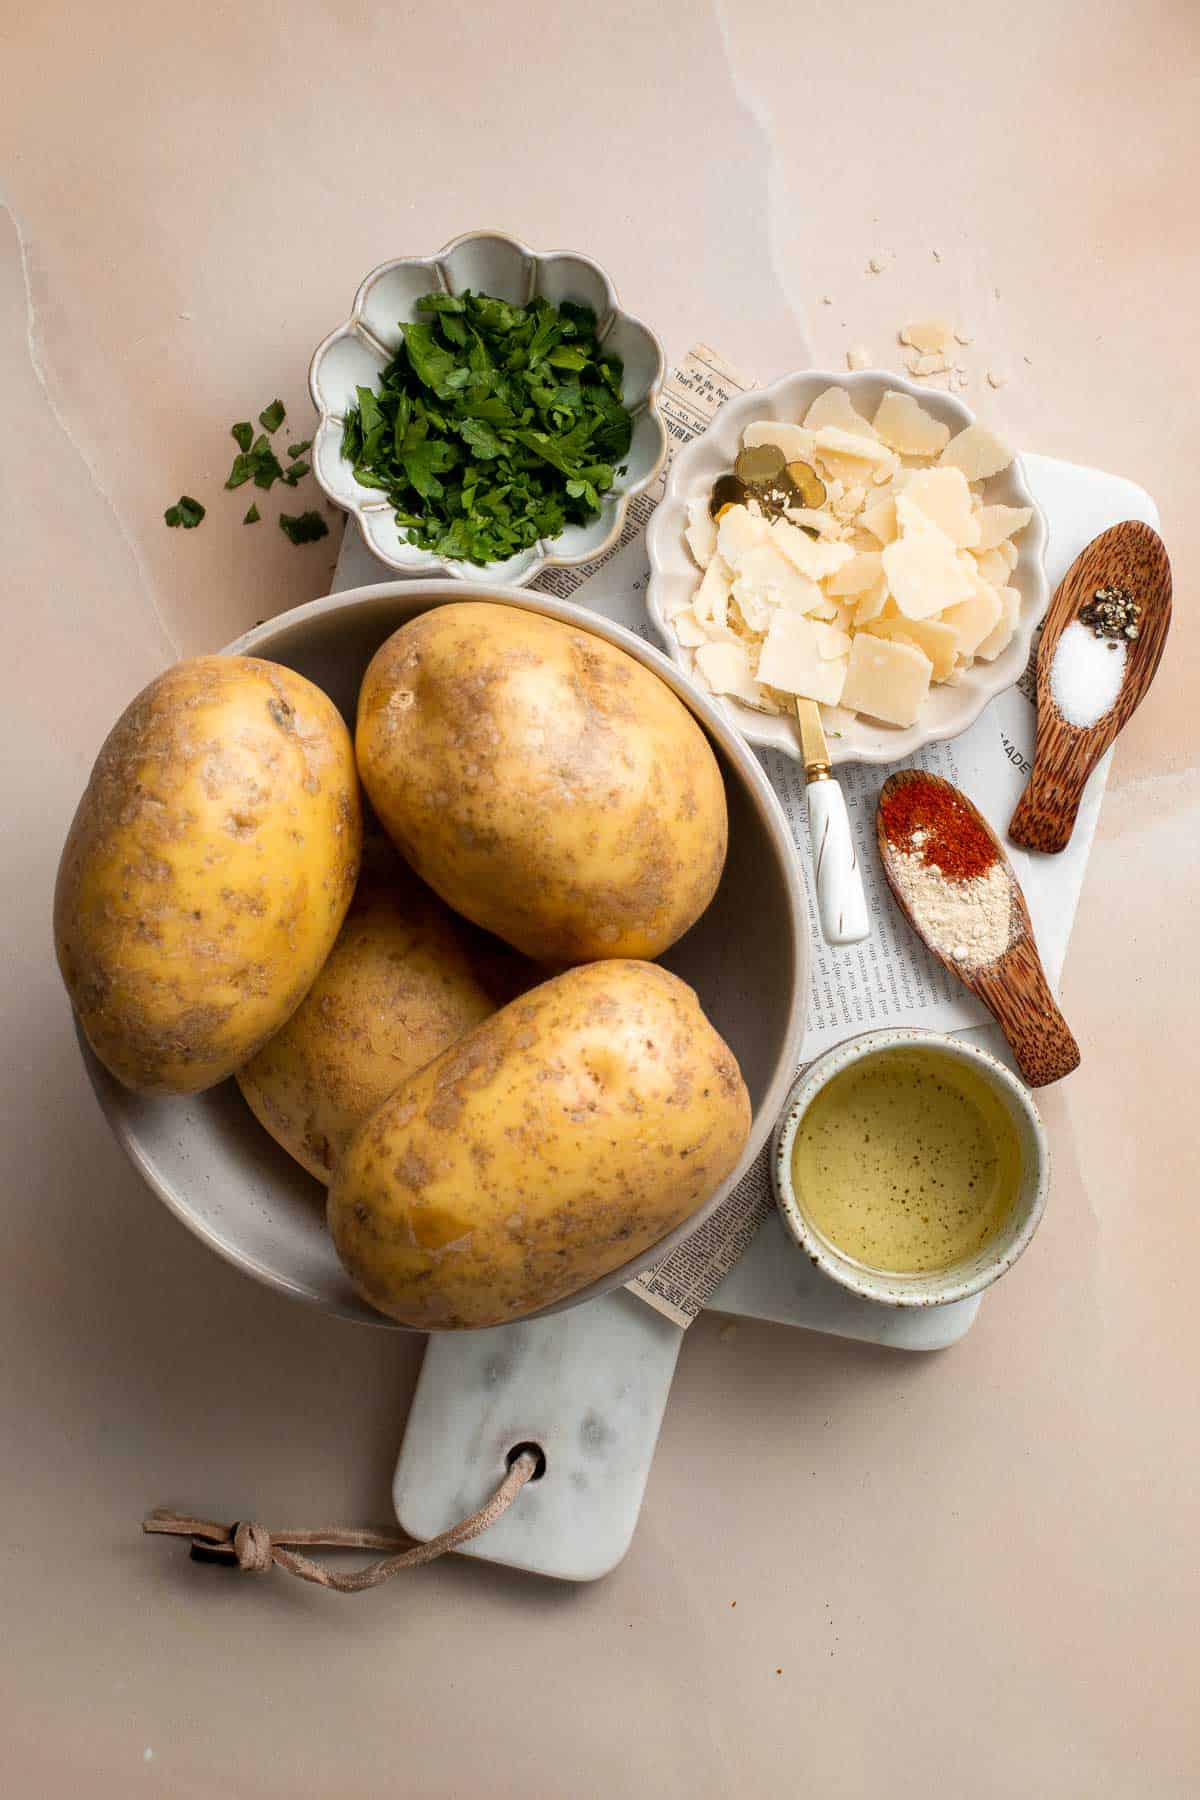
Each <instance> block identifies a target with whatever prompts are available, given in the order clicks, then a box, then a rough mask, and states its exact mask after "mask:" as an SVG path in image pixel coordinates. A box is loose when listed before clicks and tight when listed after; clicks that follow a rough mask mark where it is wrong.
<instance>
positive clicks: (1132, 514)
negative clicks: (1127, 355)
mask: <svg viewBox="0 0 1200 1800" xmlns="http://www.w3.org/2000/svg"><path fill="white" fill-rule="evenodd" d="M1024 460H1025V469H1026V474H1027V476H1028V478H1029V482H1030V485H1031V486H1032V488H1033V490H1034V493H1035V495H1036V497H1037V499H1038V502H1039V504H1040V505H1041V507H1042V509H1043V511H1044V512H1045V515H1046V519H1047V522H1048V524H1049V527H1050V545H1049V550H1048V553H1047V569H1048V574H1049V576H1050V581H1051V585H1052V586H1054V585H1055V584H1056V583H1057V582H1058V580H1059V579H1060V578H1061V576H1062V575H1063V573H1064V572H1065V570H1066V569H1067V567H1068V565H1069V564H1070V563H1071V562H1072V561H1073V560H1074V558H1075V556H1076V555H1077V554H1078V553H1079V551H1080V550H1082V548H1083V547H1084V545H1085V544H1086V543H1088V542H1089V541H1090V539H1091V538H1093V537H1095V536H1096V534H1097V533H1098V532H1100V531H1103V530H1105V529H1106V528H1107V527H1108V526H1109V525H1113V524H1116V523H1117V522H1118V521H1119V520H1121V519H1129V518H1136V519H1144V520H1145V521H1146V522H1147V523H1148V524H1150V525H1153V526H1154V527H1155V528H1156V529H1157V527H1158V522H1159V521H1158V513H1157V509H1156V508H1155V505H1154V502H1153V501H1152V500H1151V498H1150V496H1149V495H1148V494H1146V493H1145V492H1144V491H1143V490H1142V489H1141V488H1139V487H1136V486H1135V485H1134V484H1133V483H1132V482H1129V481H1125V480H1123V479H1121V478H1120V477H1118V476H1113V475H1105V474H1101V473H1100V472H1099V471H1097V470H1093V469H1085V468H1079V467H1077V466H1075V465H1073V464H1070V463H1062V462H1056V461H1053V460H1051V459H1050V458H1048V457H1041V456H1026V457H1025V459H1024ZM393 579H394V575H393V573H392V571H390V570H388V569H386V568H384V567H383V565H382V564H380V563H378V562H376V561H375V559H374V558H373V557H372V556H371V555H370V553H369V551H368V550H367V549H366V546H365V545H364V544H363V542H362V539H361V538H360V537H359V536H358V534H357V532H355V531H353V530H350V531H348V532H347V534H346V541H345V543H344V545H343V548H342V553H341V556H340V557H339V559H338V566H337V574H336V577H335V580H334V591H335V592H337V591H340V590H342V589H345V588H350V587H359V586H366V585H369V584H370V583H372V582H376V581H390V580H393ZM631 599H632V605H631V609H630V615H629V616H628V617H622V616H621V615H620V613H619V612H618V610H617V608H616V606H614V608H613V616H614V617H618V618H620V622H621V623H623V624H630V625H635V626H636V625H639V624H640V623H641V601H640V597H631ZM1107 772H1108V759H1107V758H1106V759H1105V761H1104V762H1103V763H1102V764H1101V766H1100V768H1098V769H1097V771H1096V773H1095V775H1094V776H1093V777H1092V780H1093V783H1095V784H1097V786H1098V787H1102V786H1103V783H1104V781H1105V779H1106V777H1107ZM961 1035H963V1036H976V1035H978V1036H979V1037H980V1039H981V1041H983V1042H985V1043H986V1044H987V1045H988V1047H989V1048H990V1049H992V1050H993V1051H994V1052H995V1053H996V1054H999V1055H1003V1056H1005V1057H1006V1060H1007V1047H1006V1046H1005V1045H1004V1043H1003V1039H1002V1038H1001V1037H1000V1034H999V1032H998V1031H996V1030H995V1028H994V1027H991V1026H984V1027H979V1028H977V1030H976V1031H971V1032H964V1033H962V1034H961ZM980 1303H981V1302H980V1298H979V1297H978V1296H977V1297H975V1298H974V1299H971V1300H965V1301H962V1302H959V1303H958V1304H956V1305H953V1306H946V1307H939V1308H936V1309H933V1310H931V1311H923V1312H918V1313H914V1314H912V1315H911V1316H910V1315H908V1314H902V1313H898V1312H893V1311H891V1310H889V1309H887V1308H884V1307H879V1306H874V1305H872V1304H871V1303H870V1302H868V1301H863V1300H860V1299H858V1298H857V1297H856V1296H854V1295H852V1294H848V1293H845V1292H843V1290H842V1289H840V1288H838V1287H837V1286H836V1285H835V1284H834V1283H833V1282H831V1281H829V1280H828V1279H827V1278H826V1277H824V1276H822V1275H821V1274H819V1273H818V1271H816V1270H815V1269H813V1267H812V1266H811V1265H810V1264H809V1262H808V1261H807V1259H806V1258H804V1257H803V1256H801V1255H800V1254H799V1253H798V1252H797V1251H796V1249H795V1248H794V1246H793V1245H792V1244H791V1241H790V1240H789V1239H788V1238H787V1237H786V1236H785V1234H784V1232H783V1228H782V1226H781V1225H780V1223H779V1221H778V1219H777V1218H775V1217H771V1218H770V1219H768V1220H767V1222H766V1223H765V1224H764V1226H763V1227H762V1229H761V1230H760V1231H759V1233H758V1235H757V1237H756V1238H755V1240H754V1242H753V1244H752V1245H751V1247H750V1249H749V1251H748V1252H747V1254H746V1255H745V1256H744V1257H743V1258H742V1260H741V1262H740V1263H739V1264H738V1265H737V1266H736V1268H734V1269H733V1270H732V1271H731V1272H730V1273H729V1275H727V1276H726V1278H725V1280H724V1281H723V1282H722V1283H721V1285H720V1287H719V1288H718V1289H717V1290H716V1292H715V1293H714V1295H713V1297H712V1300H711V1302H710V1305H711V1307H712V1309H713V1310H714V1311H717V1312H721V1313H728V1314H731V1315H733V1316H735V1317H742V1318H750V1319H764V1320H770V1321H773V1322H774V1323H776V1324H780V1325H793V1326H802V1327H805V1328H807V1329H809V1330H813V1331H821V1332H826V1333H830V1334H832V1335H834V1336H839V1337H850V1338H859V1339H863V1340H866V1341H869V1342H872V1343H880V1344H886V1345H889V1346H891V1347H893V1348H895V1349H897V1350H910V1351H913V1350H941V1349H946V1348H948V1347H949V1346H950V1345H952V1344H954V1343H956V1342H957V1341H958V1340H959V1339H960V1338H961V1337H963V1336H964V1334H965V1333H966V1332H967V1331H968V1330H969V1329H970V1327H971V1324H972V1322H973V1320H974V1318H975V1315H976V1312H977V1311H978V1309H979V1306H980ZM991 1303H992V1304H995V1305H1003V1303H1004V1302H1003V1290H1002V1289H1001V1290H999V1291H998V1293H997V1295H996V1296H995V1298H994V1300H993V1301H992V1302H991ZM683 1338H684V1334H683V1333H682V1332H681V1331H680V1330H679V1328H678V1327H677V1326H675V1325H673V1324H671V1323H670V1322H669V1321H668V1320H666V1319H665V1318H662V1317H660V1315H658V1314H657V1313H655V1312H653V1311H652V1310H651V1309H650V1308H649V1307H648V1306H646V1305H645V1304H644V1303H643V1302H642V1301H640V1300H635V1299H634V1298H633V1297H632V1296H631V1295H629V1294H627V1293H624V1292H618V1293H614V1294H608V1295H605V1296H604V1297H603V1298H601V1299H599V1300H594V1301H591V1302H590V1303H589V1304H588V1305H586V1306H581V1307H576V1308H575V1309H574V1310H572V1311H570V1312H565V1313H559V1314H556V1315H555V1316H554V1317H553V1318H549V1319H541V1320H533V1321H530V1322H528V1323H525V1324H516V1325H505V1326H502V1327H499V1328H498V1329H495V1330H492V1331H478V1332H464V1333H462V1334H461V1335H460V1334H446V1335H443V1336H434V1337H432V1338H431V1339H430V1341H429V1345H428V1348H427V1350H426V1353H425V1362H424V1365H423V1367H422V1370H421V1376H420V1380H419V1383H418V1386H417V1391H416V1395H415V1398H414V1400H413V1405H412V1409H411V1411H410V1413H409V1418H408V1423H407V1426H406V1429H405V1434H404V1443H403V1447H402V1449H401V1452H400V1459H399V1462H398V1464H397V1467H396V1476H395V1482H394V1487H393V1496H394V1501H395V1508H396V1516H397V1518H398V1519H399V1521H400V1523H401V1525H402V1526H403V1528H404V1529H405V1530H406V1531H408V1532H410V1533H411V1534H412V1536H413V1537H416V1538H422V1539H424V1538H429V1537H433V1536H434V1535H436V1533H438V1532H440V1531H444V1530H445V1529H446V1528H447V1526H449V1525H451V1524H452V1523H453V1522H454V1521H455V1520H456V1519H459V1518H462V1517H463V1516H464V1514H466V1513H468V1512H470V1511H472V1510H473V1509H474V1508H475V1507H477V1506H478V1505H479V1504H480V1503H481V1502H482V1500H483V1499H484V1498H485V1497H486V1495H487V1494H488V1493H489V1492H490V1491H491V1490H492V1489H493V1488H494V1487H495V1486H496V1484H497V1483H498V1482H499V1480H500V1479H501V1477H502V1475H503V1472H504V1468H505V1464H506V1458H507V1457H508V1455H509V1453H510V1452H511V1450H512V1449H513V1447H514V1446H515V1445H517V1444H521V1443H529V1442H533V1443H537V1444H538V1445H540V1446H541V1448H542V1450H543V1452H544V1454H545V1457H546V1471H545V1474H544V1476H543V1477H542V1478H541V1479H539V1480H537V1481H535V1482H532V1483H530V1485H529V1486H528V1487H526V1488H525V1489H524V1491H523V1492H522V1494H521V1497H520V1499H519V1500H518V1502H517V1503H516V1505H514V1506H513V1507H512V1509H511V1510H510V1511H509V1512H508V1513H506V1514H505V1516H504V1517H503V1518H502V1519H500V1520H499V1521H498V1522H497V1523H496V1524H495V1525H493V1526H492V1527H491V1529H490V1530H489V1531H487V1532H486V1533H485V1534H484V1535H483V1536H482V1537H481V1538H479V1539H477V1540H476V1542H475V1543H473V1544H471V1545H469V1546H468V1547H467V1548H466V1550H465V1551H464V1552H463V1554H464V1555H467V1556H474V1557H478V1558H480V1559H482V1560H483V1561H488V1562H500V1563H508V1564H510V1565H512V1566H513V1567H516V1568H521V1569H527V1570H530V1571H532V1572H534V1573H537V1574H541V1575H551V1576H555V1577H558V1578H559V1579H561V1580H566V1581H592V1580H595V1579H596V1578H597V1577H599V1576H601V1575H605V1574H607V1573H608V1572H609V1571H610V1570H611V1569H612V1568H613V1567H614V1566H615V1565H616V1564H617V1563H618V1562H619V1561H620V1560H621V1558H622V1556H624V1554H625V1552H626V1550H627V1549H628V1548H629V1545H630V1543H631V1542H632V1539H633V1533H634V1530H635V1528H636V1525H637V1519H638V1514H639V1512H640V1510H641V1504H642V1498H643V1495H644V1493H645V1489H646V1482H647V1480H648V1478H649V1474H650V1465H651V1462H652V1460H653V1456H654V1446H655V1444H656V1442H657V1439H658V1432H659V1427H660V1425H661V1423H662V1418H663V1414H664V1411H665V1409H666V1403H667V1396H668V1393H669V1391H670V1386H671V1380H672V1377H673V1375H674V1372H675V1364H676V1361H677V1359H678V1356H679V1352H680V1349H681V1347H682V1344H683Z"/></svg>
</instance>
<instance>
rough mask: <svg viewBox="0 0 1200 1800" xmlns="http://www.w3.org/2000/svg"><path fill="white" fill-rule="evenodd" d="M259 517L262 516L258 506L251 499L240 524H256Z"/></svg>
mask: <svg viewBox="0 0 1200 1800" xmlns="http://www.w3.org/2000/svg"><path fill="white" fill-rule="evenodd" d="M261 518H262V514H261V513H260V512H259V510H258V507H257V506H256V505H255V504H254V502H253V500H252V501H251V502H250V505H249V507H248V509H247V512H246V516H245V518H244V519H243V520H242V524H243V525H257V524H258V521H259V520H260V519H261Z"/></svg>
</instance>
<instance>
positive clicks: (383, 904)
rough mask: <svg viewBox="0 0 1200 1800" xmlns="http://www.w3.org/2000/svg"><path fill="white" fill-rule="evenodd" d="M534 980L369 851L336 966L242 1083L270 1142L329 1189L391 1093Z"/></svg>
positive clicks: (377, 847) (527, 969)
mask: <svg viewBox="0 0 1200 1800" xmlns="http://www.w3.org/2000/svg"><path fill="white" fill-rule="evenodd" d="M538 978H539V977H538V974H537V972H536V971H535V970H534V969H533V967H532V966H531V965H530V964H528V963H526V962H525V961H524V959H523V958H520V957H518V956H517V955H516V953H515V952H514V951H512V950H509V949H508V948H507V946H506V945H503V944H500V943H498V942H497V941H496V939H495V938H488V937H486V936H485V935H484V933H483V932H481V931H479V930H477V929H476V927H475V926H474V925H469V924H468V923H467V921H466V920H465V919H460V918H458V917H457V916H456V915H455V914H454V913H452V912H451V911H450V910H449V908H448V907H446V906H443V904H442V902H441V901H440V900H439V899H438V897H437V895H436V894H434V893H433V892H432V891H431V890H430V889H429V888H427V887H426V886H425V885H424V883H423V882H420V881H418V880H417V877H416V876H415V875H414V874H413V872H412V870H411V869H410V868H408V866H407V864H405V863H403V862H402V861H401V860H400V858H399V857H398V856H397V854H396V852H395V851H394V850H393V849H392V848H391V846H390V845H389V844H386V843H385V842H384V841H383V840H382V839H381V840H379V841H378V842H373V843H372V844H371V845H370V847H369V849H368V851H367V853H366V855H365V856H364V859H363V872H362V875H361V876H360V877H359V883H358V887H357V889H356V890H355V894H354V899H353V901H352V902H351V905H350V910H349V912H348V913H347V914H346V919H345V923H344V924H343V926H342V929H341V931H340V932H339V934H338V940H337V943H336V944H335V945H334V946H333V949H332V951H331V952H330V955H329V960H328V962H327V963H326V964H325V967H324V968H323V969H322V970H321V973H320V974H319V975H318V976H317V979H316V981H315V982H314V983H313V985H312V987H311V988H310V989H309V990H308V993H307V994H306V996H305V998H304V999H303V1000H302V1001H301V1003H300V1005H299V1006H298V1007H297V1009H296V1011H295V1012H294V1013H293V1014H292V1016H291V1018H290V1019H289V1020H288V1022H287V1024H286V1025H285V1026H284V1027H283V1029H282V1031H278V1032H276V1034H275V1036H274V1037H273V1038H272V1039H271V1040H270V1042H269V1043H267V1044H264V1046H263V1048H262V1049H261V1050H260V1051H259V1052H258V1055H257V1056H255V1057H252V1058H251V1060H250V1061H249V1062H248V1063H247V1064H246V1065H245V1067H244V1068H242V1069H239V1070H238V1073H237V1084H238V1086H239V1087H240V1088H241V1090H242V1093H243V1094H244V1095H245V1097H246V1100H247V1102H248V1104H249V1106H250V1108H251V1110H252V1111H253V1112H254V1114H255V1116H256V1117H257V1118H258V1120H259V1122H260V1123H261V1124H262V1125H264V1126H265V1127H266V1129H267V1130H268V1131H269V1132H270V1134H271V1136H272V1137H273V1138H276V1139H277V1140H278V1142H279V1143H281V1144H282V1145H283V1147H284V1149H285V1150H286V1151H288V1152H289V1154H290V1155H292V1156H294V1157H295V1159H296V1161H297V1162H298V1163H300V1164H302V1165H303V1167H304V1168H306V1169H307V1170H308V1172H309V1174H310V1175H315V1176H316V1178H317V1180H318V1181H324V1182H328V1180H329V1176H330V1171H331V1170H332V1169H333V1168H334V1166H335V1165H336V1163H337V1162H338V1160H339V1158H340V1157H341V1155H342V1152H343V1151H344V1150H345V1148H346V1145H347V1144H348V1143H349V1142H350V1139H351V1137H352V1136H353V1135H354V1132H355V1131H356V1130H357V1129H358V1127H359V1126H360V1125H361V1124H362V1122H363V1120H364V1119H366V1118H367V1117H369V1115H370V1114H371V1113H373V1112H374V1111H375V1109H376V1107H377V1106H379V1105H380V1104H381V1102H382V1101H384V1100H386V1099H387V1097H388V1095H389V1094H390V1093H391V1092H392V1091H393V1089H394V1088H396V1087H398V1086H399V1085H400V1083H401V1082H402V1081H404V1080H405V1079H406V1078H407V1077H408V1076H409V1075H415V1074H416V1072H417V1070H418V1069H423V1068H424V1067H425V1064H426V1063H427V1062H431V1061H432V1060H433V1058H434V1057H435V1056H438V1055H439V1054H440V1053H441V1052H442V1051H443V1050H445V1049H447V1048H448V1047H449V1046H450V1045H451V1044H454V1043H457V1042H458V1040H459V1038H461V1037H464V1036H465V1035H466V1033H467V1032H468V1031H470V1030H471V1029H472V1027H473V1026H475V1025H479V1024H481V1023H482V1022H483V1020H484V1019H486V1018H490V1016H491V1015H492V1013H494V1012H495V1010H496V1008H497V1007H498V1006H502V1005H503V1004H504V1002H505V1001H506V1000H509V999H511V998H513V996H514V995H515V994H517V993H519V992H520V991H521V990H522V989H523V988H526V987H530V986H532V985H533V983H534V982H535V981H536V980H538Z"/></svg>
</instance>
